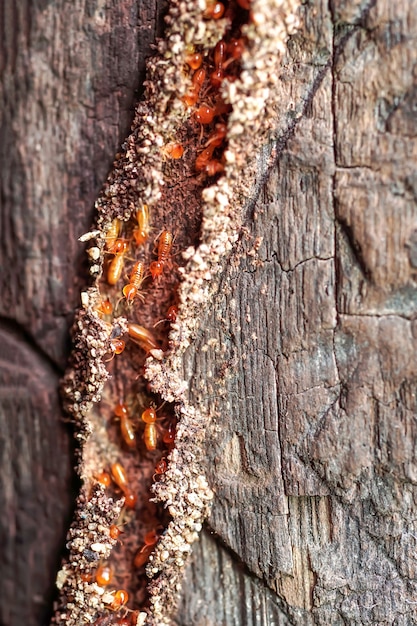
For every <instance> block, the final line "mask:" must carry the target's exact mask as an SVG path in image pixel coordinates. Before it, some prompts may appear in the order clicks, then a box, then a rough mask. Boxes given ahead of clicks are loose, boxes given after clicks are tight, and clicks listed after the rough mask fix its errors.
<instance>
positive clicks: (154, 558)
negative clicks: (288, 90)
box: [53, 0, 297, 626]
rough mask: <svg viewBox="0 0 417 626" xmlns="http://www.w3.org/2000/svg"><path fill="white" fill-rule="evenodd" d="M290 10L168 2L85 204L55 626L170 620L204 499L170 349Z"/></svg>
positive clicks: (290, 22)
mask: <svg viewBox="0 0 417 626" xmlns="http://www.w3.org/2000/svg"><path fill="white" fill-rule="evenodd" d="M296 8H297V3H296V2H295V1H291V0H286V1H284V2H282V1H280V0H268V1H265V0H264V1H263V2H262V3H261V2H260V1H259V0H258V1H257V0H253V1H252V2H251V1H250V0H225V1H224V2H223V1H222V2H216V1H215V0H207V2H201V3H198V4H195V3H191V2H190V3H184V2H181V3H178V2H176V1H175V2H172V4H171V7H170V10H169V14H168V16H167V18H166V21H167V25H168V26H167V33H166V37H165V39H164V40H163V41H160V42H159V44H158V53H159V54H158V56H156V57H155V58H153V59H151V60H150V61H149V62H148V70H147V82H146V91H145V97H144V100H143V102H141V103H140V104H139V105H138V107H137V110H136V114H135V119H134V122H133V125H132V131H131V134H130V136H129V137H128V139H127V140H126V142H125V143H124V145H123V146H122V149H121V152H120V154H118V155H116V159H115V162H114V164H113V169H112V171H111V173H110V175H109V177H108V179H107V181H106V184H105V186H104V188H103V191H102V193H101V195H100V197H99V199H98V200H97V203H96V209H97V220H96V224H95V227H94V230H92V231H91V233H87V234H86V235H85V236H84V237H82V238H81V239H82V240H83V241H86V242H88V254H89V257H90V262H91V264H90V272H91V276H92V285H91V286H90V287H89V288H88V289H87V290H86V291H84V292H83V293H82V294H81V302H82V308H81V309H80V311H79V313H78V315H77V318H76V321H75V324H74V329H73V339H74V348H73V352H72V357H71V361H70V367H69V369H68V372H67V374H66V376H65V378H64V381H63V384H62V389H63V396H64V402H65V408H66V410H67V412H68V414H69V415H71V416H72V418H73V419H74V420H75V421H76V424H77V426H78V431H77V437H78V438H79V440H80V461H79V473H80V475H81V479H82V489H81V493H80V496H79V498H78V506H77V512H76V519H75V520H74V523H73V525H72V527H71V529H70V531H69V537H68V544H67V547H68V551H69V554H68V558H67V560H66V562H65V563H64V565H63V567H62V569H61V571H60V572H59V574H58V578H57V584H58V587H59V588H60V590H61V597H60V601H59V605H58V607H57V610H56V613H55V616H54V619H53V623H54V624H66V626H72V625H78V626H79V625H81V624H97V626H106V625H108V624H122V625H123V624H124V625H125V626H126V625H128V624H135V625H139V624H148V625H154V624H159V625H161V624H169V623H170V620H171V617H172V616H173V614H174V612H175V605H176V598H177V595H178V593H179V591H180V588H181V580H182V577H183V573H184V568H185V564H186V560H187V556H188V555H189V553H190V551H191V545H192V543H193V542H194V541H195V540H196V539H197V537H198V533H199V531H200V530H201V527H202V523H203V521H204V518H205V517H206V516H207V514H208V512H209V508H210V502H211V500H212V497H213V494H212V492H211V490H210V488H209V486H208V484H207V481H206V478H205V475H204V450H203V441H204V435H205V432H206V430H207V420H208V419H209V416H208V415H203V414H202V413H201V411H199V410H197V409H196V408H195V407H194V406H192V405H191V404H190V400H189V397H188V382H187V381H185V380H183V378H184V375H183V369H182V356H183V354H184V352H185V351H186V350H187V348H188V347H189V346H190V344H191V342H192V341H193V338H194V337H195V335H196V333H197V332H198V328H199V323H200V321H201V319H202V317H203V313H204V309H205V308H206V307H207V304H208V302H209V301H210V297H211V295H212V294H213V293H215V291H216V288H217V285H218V278H219V276H220V270H221V267H222V264H223V263H224V262H225V259H226V257H227V254H228V253H229V252H230V250H231V249H232V247H233V245H234V243H235V242H236V240H237V238H238V233H239V228H240V225H241V222H242V215H243V207H244V206H245V201H246V199H247V197H248V194H249V190H250V189H251V187H253V185H254V183H255V172H256V149H255V147H256V146H257V145H259V144H262V143H263V142H264V141H265V137H266V135H267V133H268V131H269V130H270V128H271V126H272V124H273V120H274V117H275V114H276V106H277V103H276V100H274V91H273V84H274V82H275V81H276V75H277V71H278V67H279V62H280V58H281V55H282V54H283V53H284V51H285V41H286V39H287V36H288V33H289V32H291V31H293V30H294V28H295V27H296V26H297V19H296V17H295V10H296Z"/></svg>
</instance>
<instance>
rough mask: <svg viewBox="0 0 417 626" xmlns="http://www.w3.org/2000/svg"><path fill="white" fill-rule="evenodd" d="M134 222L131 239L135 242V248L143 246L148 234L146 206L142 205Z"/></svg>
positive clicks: (147, 210) (147, 209)
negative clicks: (135, 222)
mask: <svg viewBox="0 0 417 626" xmlns="http://www.w3.org/2000/svg"><path fill="white" fill-rule="evenodd" d="M136 221H137V226H136V228H134V229H133V233H132V235H133V239H134V240H135V242H136V245H137V246H143V244H144V243H146V241H147V239H148V237H149V232H150V222H149V208H148V205H147V204H144V205H143V206H141V208H140V209H138V210H137V212H136Z"/></svg>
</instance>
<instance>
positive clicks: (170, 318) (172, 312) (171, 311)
mask: <svg viewBox="0 0 417 626" xmlns="http://www.w3.org/2000/svg"><path fill="white" fill-rule="evenodd" d="M177 315H178V307H177V305H176V304H173V305H172V306H170V307H169V308H168V311H167V312H166V316H165V318H164V319H163V320H159V322H156V324H154V328H155V326H158V325H159V324H163V323H164V322H171V323H173V322H175V321H176V320H177Z"/></svg>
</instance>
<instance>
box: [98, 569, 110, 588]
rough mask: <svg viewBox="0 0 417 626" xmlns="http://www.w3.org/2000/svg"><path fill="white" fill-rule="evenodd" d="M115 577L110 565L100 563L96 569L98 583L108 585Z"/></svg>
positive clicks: (102, 585)
mask: <svg viewBox="0 0 417 626" xmlns="http://www.w3.org/2000/svg"><path fill="white" fill-rule="evenodd" d="M112 579H113V569H112V568H111V567H110V566H109V565H99V567H98V568H97V571H96V583H97V584H98V585H100V587H106V586H107V585H109V584H110V583H111V581H112Z"/></svg>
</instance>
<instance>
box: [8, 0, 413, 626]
mask: <svg viewBox="0 0 417 626" xmlns="http://www.w3.org/2000/svg"><path fill="white" fill-rule="evenodd" d="M14 6H15V4H14V3H11V2H8V3H7V5H6V10H5V12H4V15H5V19H4V23H3V25H2V28H3V32H4V33H5V36H4V37H3V36H1V37H0V40H2V41H3V43H2V53H3V55H2V56H3V60H4V61H3V67H2V71H3V74H2V78H1V87H2V91H0V94H1V101H2V109H3V118H2V131H1V137H2V141H1V142H0V150H1V163H2V168H1V198H2V227H1V234H0V236H1V252H0V254H1V258H0V267H1V268H2V269H1V274H0V280H1V288H2V291H1V293H2V299H1V313H0V315H1V318H0V332H1V335H2V346H3V348H4V349H3V350H2V352H1V361H0V365H1V388H0V399H1V403H0V405H1V411H0V416H1V417H0V419H1V422H0V433H1V435H0V438H1V448H0V449H1V457H0V464H1V473H0V476H1V480H0V498H1V501H2V503H3V508H4V511H5V513H4V514H3V516H2V518H1V522H0V525H1V526H0V528H1V536H0V539H1V545H2V546H5V548H4V558H2V559H1V576H0V581H1V582H0V593H1V596H2V604H1V608H0V623H1V624H2V625H3V626H20V624H25V625H28V626H32V625H33V626H35V625H38V624H39V625H40V624H44V623H45V619H46V618H45V615H47V611H48V601H49V599H50V593H51V591H52V588H53V580H54V575H55V568H56V564H57V562H58V561H59V555H60V553H61V550H62V547H63V543H64V539H63V538H64V535H65V524H66V522H67V520H68V517H69V515H70V511H71V503H72V498H73V483H72V482H71V466H72V464H73V458H72V453H71V444H70V438H69V434H68V432H67V429H66V428H65V426H64V425H63V424H62V422H61V421H60V413H59V405H58V400H57V397H56V386H57V381H58V378H59V376H60V374H61V372H62V370H63V367H64V364H65V358H66V354H67V350H68V343H67V342H68V326H69V324H70V321H71V318H72V313H73V310H74V307H75V306H76V305H77V302H78V297H79V296H78V294H79V288H80V286H81V285H82V284H85V281H86V277H85V273H84V257H83V253H82V249H81V247H80V245H79V243H78V242H77V238H78V236H79V235H80V234H82V233H83V232H85V231H86V230H88V228H89V226H90V224H91V220H92V204H93V202H94V199H95V197H96V195H97V193H98V190H99V188H100V186H101V184H102V183H103V181H104V179H105V176H106V174H107V171H108V169H109V167H110V165H111V161H112V156H113V154H114V153H115V152H116V150H117V146H118V145H119V143H120V141H121V139H122V137H123V136H124V135H125V134H126V132H127V129H128V126H129V121H130V119H131V117H132V107H133V102H134V99H135V95H136V90H137V89H138V88H139V85H140V82H141V81H142V80H143V76H144V74H143V67H144V65H143V62H144V55H145V54H147V53H148V51H149V44H150V42H152V41H153V39H154V35H155V28H156V26H155V24H156V23H157V21H158V20H157V17H156V11H155V6H154V5H153V4H151V3H149V4H146V5H145V4H143V5H141V6H140V7H138V4H137V3H136V2H135V1H134V0H129V1H128V2H124V3H122V4H120V3H117V4H115V5H114V6H113V5H111V6H108V5H107V4H105V3H101V2H93V1H92V0H89V1H88V2H87V3H80V2H78V1H77V2H74V3H70V5H69V4H68V3H64V2H49V3H47V2H41V3H37V4H35V3H32V2H27V3H19V4H18V5H16V7H17V8H14ZM302 11H303V15H304V27H303V30H302V32H301V34H300V35H298V36H297V37H295V38H293V40H292V41H291V42H290V45H289V53H288V57H287V59H286V64H285V67H284V68H283V73H282V76H281V77H280V78H281V85H282V105H281V107H280V111H279V112H277V128H278V139H277V144H276V149H277V156H276V163H275V165H274V166H273V167H272V168H271V170H270V171H269V175H268V177H267V180H266V184H265V186H264V188H263V189H262V190H261V192H260V193H259V198H258V200H257V202H256V205H255V207H254V209H253V208H252V207H251V208H250V209H248V216H247V236H246V237H244V238H243V239H242V242H241V244H240V246H239V248H238V249H237V250H236V253H235V255H234V257H233V259H231V262H230V263H229V265H228V267H227V269H226V271H225V275H224V279H223V281H222V287H221V290H220V292H219V294H218V296H217V297H216V300H215V307H213V308H212V309H210V311H208V312H207V318H206V319H205V320H203V324H202V331H201V334H200V336H199V338H198V341H197V342H196V345H195V346H194V347H193V348H192V349H191V350H190V353H189V355H188V359H187V362H186V364H185V368H186V373H187V376H191V375H192V376H193V385H192V393H193V397H194V399H195V401H196V402H202V403H203V404H205V405H206V406H208V407H209V408H211V409H212V410H213V412H215V414H216V418H215V423H214V426H213V427H212V428H211V430H210V441H209V444H208V449H207V460H208V463H207V467H208V471H209V475H210V477H211V480H212V482H213V484H214V486H215V488H216V491H217V496H216V502H215V506H214V509H213V514H212V517H211V519H210V522H209V524H210V526H211V527H212V528H213V529H214V530H215V531H216V533H218V535H219V536H220V537H221V539H222V540H223V541H224V542H225V546H227V547H223V545H222V541H220V540H218V541H216V540H214V539H213V538H211V537H210V536H209V535H207V536H204V537H203V540H202V542H201V543H200V545H199V546H198V547H197V548H196V549H195V552H194V557H193V563H192V566H191V567H190V570H189V579H188V582H187V585H186V587H185V591H184V595H183V599H182V601H181V606H180V610H179V613H178V616H177V622H178V624H180V625H181V626H209V625H214V624H216V625H217V626H218V625H219V624H224V625H226V626H227V625H232V624H233V625H242V626H252V625H255V624H256V626H273V625H274V626H275V625H278V624H279V625H284V624H331V625H336V624H376V623H377V624H394V623H395V624H398V625H406V624H412V623H415V622H416V621H417V616H416V607H417V604H415V603H416V602H417V593H416V588H415V585H416V583H415V578H416V572H415V563H416V560H415V550H416V544H417V540H416V537H417V529H416V528H415V526H416V522H415V520H416V519H417V515H416V504H415V501H416V495H417V494H416V490H415V482H416V448H415V441H416V432H415V429H416V425H415V416H416V398H415V383H416V359H415V356H414V355H415V348H416V329H415V321H414V315H415V313H414V312H415V308H416V306H415V305H416V301H417V294H416V267H417V251H416V250H417V248H416V247H417V236H416V232H417V211H416V197H417V192H416V177H415V171H414V170H415V156H416V155H415V135H416V130H417V129H416V125H415V124H416V122H415V120H416V117H415V110H414V109H415V93H416V83H415V81H416V78H415V65H416V60H417V59H416V57H417V53H416V51H415V37H416V34H417V26H416V22H415V20H416V17H415V16H416V15H417V3H416V2H415V1H412V2H410V3H396V2H388V0H377V1H376V2H369V3H364V2H355V1H353V0H352V2H348V3H346V2H342V0H340V1H338V2H337V1H334V2H331V3H330V8H329V3H327V2H324V1H323V2H320V1H319V0H317V1H315V2H311V3H308V4H305V5H303V10H302ZM158 19H159V18H158ZM138 25H139V28H137V26H138ZM13 34H14V36H13ZM265 162H266V160H265ZM261 165H262V164H261ZM264 169H265V164H264ZM257 238H262V240H261V239H258V240H257ZM216 339H217V342H218V344H217V345H221V347H222V350H223V352H222V353H221V354H220V355H219V351H218V350H217V349H216V343H215V340H216ZM255 574H256V575H257V576H258V577H260V579H262V580H258V579H257V578H256V577H255V576H254V575H255Z"/></svg>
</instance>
